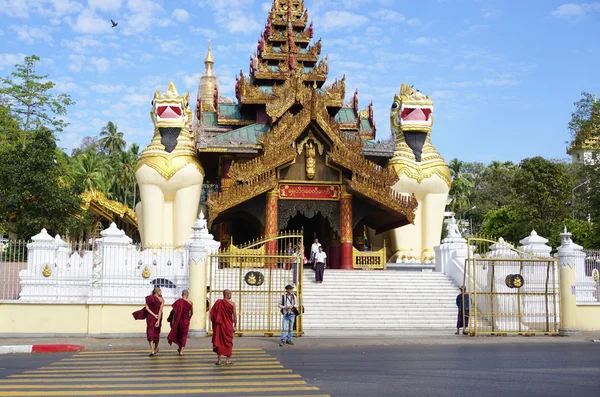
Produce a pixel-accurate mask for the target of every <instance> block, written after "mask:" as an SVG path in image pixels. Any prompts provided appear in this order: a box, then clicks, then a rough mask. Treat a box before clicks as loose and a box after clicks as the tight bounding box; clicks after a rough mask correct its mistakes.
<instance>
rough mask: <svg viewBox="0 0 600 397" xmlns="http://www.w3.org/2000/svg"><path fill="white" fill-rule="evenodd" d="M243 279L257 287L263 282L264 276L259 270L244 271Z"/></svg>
mask: <svg viewBox="0 0 600 397" xmlns="http://www.w3.org/2000/svg"><path fill="white" fill-rule="evenodd" d="M244 281H245V282H246V284H248V285H251V286H253V287H258V286H260V285H262V283H264V282H265V276H264V275H263V274H262V273H261V272H258V271H255V270H253V271H250V272H248V273H246V275H245V276H244Z"/></svg>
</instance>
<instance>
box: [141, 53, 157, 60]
mask: <svg viewBox="0 0 600 397" xmlns="http://www.w3.org/2000/svg"><path fill="white" fill-rule="evenodd" d="M140 59H141V60H142V61H143V62H148V61H151V60H153V59H154V55H152V54H144V55H142V56H141V58H140Z"/></svg>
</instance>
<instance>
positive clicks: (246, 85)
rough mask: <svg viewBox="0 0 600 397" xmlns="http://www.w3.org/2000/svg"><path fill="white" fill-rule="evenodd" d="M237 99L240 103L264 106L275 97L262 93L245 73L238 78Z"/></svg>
mask: <svg viewBox="0 0 600 397" xmlns="http://www.w3.org/2000/svg"><path fill="white" fill-rule="evenodd" d="M236 80H237V82H236V84H235V86H236V97H237V99H238V101H239V102H240V103H244V104H264V103H266V102H267V101H268V100H269V99H271V98H272V97H273V96H272V95H271V94H268V93H266V92H263V91H261V90H260V89H259V88H258V86H256V85H254V84H252V83H250V82H249V81H248V80H247V79H246V77H245V76H244V74H243V73H241V72H240V77H239V78H236Z"/></svg>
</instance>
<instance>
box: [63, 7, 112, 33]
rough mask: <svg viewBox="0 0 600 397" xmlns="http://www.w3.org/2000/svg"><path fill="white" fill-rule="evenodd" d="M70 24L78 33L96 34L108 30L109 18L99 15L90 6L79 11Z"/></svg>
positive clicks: (107, 31)
mask: <svg viewBox="0 0 600 397" xmlns="http://www.w3.org/2000/svg"><path fill="white" fill-rule="evenodd" d="M69 22H70V20H69ZM70 24H71V28H72V29H73V31H75V32H78V33H86V34H98V33H109V32H110V22H109V20H108V19H104V18H102V17H100V16H99V15H98V14H96V13H95V12H94V10H92V9H90V8H85V9H84V10H83V11H81V13H80V14H79V15H78V16H77V19H76V21H75V23H70Z"/></svg>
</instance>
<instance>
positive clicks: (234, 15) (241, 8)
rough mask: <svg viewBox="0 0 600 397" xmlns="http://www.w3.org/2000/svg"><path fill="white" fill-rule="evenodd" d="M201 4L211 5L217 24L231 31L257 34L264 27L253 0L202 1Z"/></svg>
mask: <svg viewBox="0 0 600 397" xmlns="http://www.w3.org/2000/svg"><path fill="white" fill-rule="evenodd" d="M199 5H200V6H202V7H203V6H205V5H208V6H209V7H211V8H212V9H213V11H214V14H215V22H216V23H217V25H220V26H223V27H225V28H226V29H227V30H228V31H230V32H234V33H242V34H247V35H252V36H255V35H257V34H258V33H259V31H260V30H261V28H262V24H261V23H259V22H258V18H257V17H256V15H255V14H254V13H253V12H252V6H253V0H218V1H214V0H213V1H201V2H199ZM261 19H262V17H261Z"/></svg>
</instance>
